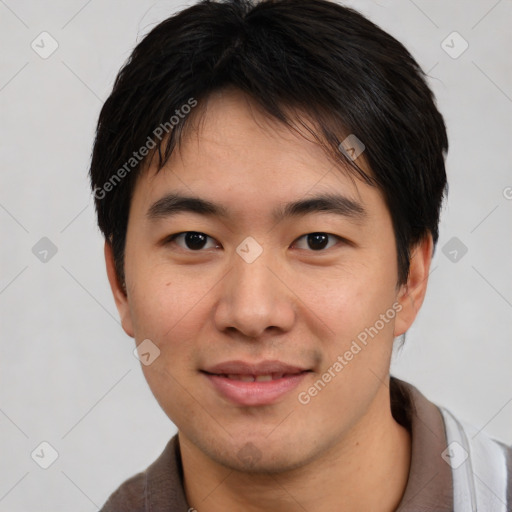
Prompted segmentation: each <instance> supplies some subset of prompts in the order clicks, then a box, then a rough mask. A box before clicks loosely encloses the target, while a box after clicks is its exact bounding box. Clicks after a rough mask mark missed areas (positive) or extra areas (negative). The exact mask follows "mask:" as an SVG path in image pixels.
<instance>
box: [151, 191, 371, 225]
mask: <svg viewBox="0 0 512 512" xmlns="http://www.w3.org/2000/svg"><path fill="white" fill-rule="evenodd" d="M181 212H189V213H197V214H199V215H204V216H209V217H210V216H211V217H221V218H225V219H227V218H229V217H230V215H229V211H228V210H227V209H226V208H225V207H224V206H222V205H219V204H217V203H213V202H211V201H208V200H206V199H202V198H200V197H192V196H184V195H181V194H175V193H174V194H167V195H165V196H164V197H162V198H161V199H158V200H157V201H156V202H155V203H153V204H152V205H151V206H150V207H149V209H148V212H147V216H148V218H149V219H150V220H157V219H162V218H167V217H171V216H173V215H175V214H177V213H181ZM309 213H334V214H337V215H341V216H344V217H348V218H350V219H353V220H355V221H359V220H362V219H363V218H364V217H365V216H366V214H367V212H366V209H365V208H364V207H363V205H362V204H361V203H359V202H357V201H354V200H353V199H350V198H348V197H346V196H343V195H339V194H322V195H319V196H314V197H310V198H305V199H300V200H298V201H294V202H291V203H287V204H285V205H284V206H281V207H278V208H277V209H275V210H274V211H273V213H272V217H273V219H274V221H275V222H279V221H281V220H283V219H285V218H288V217H299V216H304V215H307V214H309Z"/></svg>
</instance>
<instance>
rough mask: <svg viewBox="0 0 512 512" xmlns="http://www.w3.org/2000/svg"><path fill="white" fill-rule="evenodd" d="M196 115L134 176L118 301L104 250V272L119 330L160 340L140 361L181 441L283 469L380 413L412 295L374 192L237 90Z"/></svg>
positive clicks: (215, 455)
mask: <svg viewBox="0 0 512 512" xmlns="http://www.w3.org/2000/svg"><path fill="white" fill-rule="evenodd" d="M200 118H201V121H200V123H197V124H195V125H193V126H195V128H194V129H188V130H187V134H186V136H185V137H184V139H183V142H182V144H181V146H180V148H179V150H176V151H175V152H174V153H173V155H172V157H171V159H170V161H169V162H168V163H167V164H166V166H165V167H164V168H163V169H162V170H160V171H159V172H157V171H156V168H155V167H149V168H148V169H147V170H146V171H145V172H144V173H143V174H142V175H141V176H140V178H139V180H138V182H137V185H136V188H135V191H134V196H133V199H132V203H131V209H130V216H129V222H128V230H127V239H126V251H125V275H126V295H124V293H123V292H122V291H121V290H120V289H119V287H118V286H117V285H116V284H115V282H114V281H115V280H114V279H113V278H112V274H113V270H112V268H113V267H112V264H111V255H110V256H108V254H107V256H108V257H107V261H110V264H109V268H110V271H109V273H110V277H111V282H112V283H113V288H114V294H115V296H116V301H117V305H118V308H119V311H120V314H121V318H122V323H123V327H124V329H125V330H126V332H127V333H128V334H129V335H131V336H133V337H134V338H135V339H136V342H137V344H139V343H141V342H142V341H143V340H150V342H146V343H151V345H148V346H150V347H153V348H152V350H154V351H155V353H157V350H156V347H157V348H158V350H159V355H158V357H156V359H155V360H154V361H153V362H152V363H151V364H149V365H147V366H146V365H144V366H143V370H144V374H145V377H146V379H147V381H148V383H149V386H150V387H151V390H152V392H153V394H154V395H155V397H156V398H157V400H158V402H159V403H160V405H161V407H162V408H163V409H164V411H165V412H166V413H167V415H168V416H169V418H170V419H171V420H172V421H173V422H174V423H175V425H176V426H177V427H178V429H179V432H180V439H181V440H182V442H183V441H186V442H188V443H189V444H190V445H191V446H195V447H196V448H197V449H198V450H199V451H200V452H201V453H202V454H204V455H205V456H207V457H208V458H209V459H211V460H213V461H215V462H218V463H220V464H223V465H225V466H228V467H231V468H235V469H239V470H246V471H248V470H252V471H284V470H286V469H290V468H294V467H299V466H301V465H304V464H306V463H308V462H310V461H313V460H315V459H316V458H318V457H319V456H320V455H321V454H323V453H328V451H329V450H333V449H334V448H335V447H336V446H340V443H342V441H343V440H344V439H345V440H346V439H347V438H348V437H349V436H350V435H351V432H353V431H354V429H356V428H358V426H361V425H363V424H365V422H366V423H368V422H369V421H370V420H371V416H372V414H375V415H377V414H378V412H377V411H378V406H377V403H378V398H379V397H381V396H382V390H383V385H382V382H381V379H386V378H387V376H388V372H389V362H390V354H391V349H392V343H393V338H394V336H395V335H399V334H401V333H402V332H404V331H405V329H406V328H407V327H408V325H409V324H410V321H411V315H410V314H409V313H407V311H409V310H408V306H407V304H406V303H408V300H409V299H410V297H409V298H407V296H406V294H405V292H404V287H398V286H397V278H398V273H397V254H396V248H395V238H394V234H393V228H392V223H391V219H390V215H389V213H388V211H387V208H386V205H385V203H384V200H383V198H382V195H381V193H380V192H379V191H378V190H377V189H376V188H372V187H370V186H368V185H366V184H364V183H362V182H361V181H360V180H357V179H351V178H350V177H349V176H348V173H347V171H346V170H344V169H343V168H341V167H340V166H335V165H334V164H333V162H332V161H331V160H329V159H328V157H327V156H326V154H325V153H324V150H322V149H321V148H320V147H319V146H318V145H317V144H316V143H314V142H310V141H309V140H306V138H304V137H303V136H301V135H300V134H297V133H294V132H292V131H291V130H290V129H289V128H287V127H285V126H283V125H281V124H279V123H278V122H276V121H273V120H270V119H269V118H267V117H266V116H265V115H264V114H262V113H261V112H260V110H258V108H257V107H256V106H255V105H254V104H252V103H251V102H250V101H249V99H248V98H247V97H245V96H244V95H242V93H237V92H235V91H224V92H219V93H216V94H214V95H213V96H211V97H210V98H209V101H208V108H207V110H206V111H205V113H203V115H202V116H200ZM360 160H361V159H360ZM358 163H359V164H361V162H359V161H358ZM107 252H108V251H107ZM413 302H414V301H413ZM154 346H156V347H154Z"/></svg>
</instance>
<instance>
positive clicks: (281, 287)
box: [214, 251, 296, 338]
mask: <svg viewBox="0 0 512 512" xmlns="http://www.w3.org/2000/svg"><path fill="white" fill-rule="evenodd" d="M264 253H265V251H264ZM233 258H234V264H233V267H232V269H231V271H230V272H228V274H227V275H226V276H225V278H224V279H223V280H222V282H221V283H220V286H221V288H220V294H221V295H220V298H219V301H218V304H217V307H216V310H215V315H214V321H215V325H216V327H217V329H219V330H220V331H223V332H229V331H232V332H234V331H236V332H238V333H240V334H243V335H244V336H245V337H248V338H258V337H261V336H263V335H265V334H266V333H270V332H272V331H275V332H273V334H274V335H275V334H279V333H282V332H286V331H289V330H290V329H291V328H292V326H293V324H294V322H295V316H296V308H295V307H294V295H293V293H292V292H291V290H290V289H289V288H288V287H287V286H286V277H285V276H284V275H283V272H282V271H281V272H280V271H279V270H278V268H277V266H276V264H275V263H274V265H272V264H271V262H270V261H268V258H267V257H265V256H264V254H262V255H261V256H260V257H259V258H258V259H257V260H256V261H254V262H252V263H248V262H246V261H244V260H243V259H242V258H241V257H239V256H238V254H234V257H233Z"/></svg>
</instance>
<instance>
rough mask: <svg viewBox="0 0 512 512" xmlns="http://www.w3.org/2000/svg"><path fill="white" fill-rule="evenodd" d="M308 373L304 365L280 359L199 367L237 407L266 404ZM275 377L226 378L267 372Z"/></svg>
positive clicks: (277, 397) (270, 402) (275, 399)
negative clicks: (269, 378) (261, 378)
mask: <svg viewBox="0 0 512 512" xmlns="http://www.w3.org/2000/svg"><path fill="white" fill-rule="evenodd" d="M309 372H310V370H309V369H307V368H301V367H299V366H294V365H289V364H287V363H283V362H281V361H262V362H259V363H246V362H244V361H226V362H223V363H220V364H217V365H215V366H212V367H209V368H207V369H205V370H202V373H203V375H205V377H206V378H207V379H208V380H209V382H210V383H211V384H212V386H213V387H214V389H215V390H216V391H217V392H218V393H219V394H220V395H222V396H223V397H224V398H227V399H228V400H230V401H231V402H233V403H235V404H237V405H241V406H258V405H270V404H272V403H275V402H276V401H278V400H279V399H280V398H281V397H283V396H284V395H285V394H286V393H289V392H290V391H292V390H293V389H295V388H296V387H297V386H298V385H299V384H300V382H301V381H302V380H303V379H304V378H305V377H306V375H307V374H308V373H309ZM269 374H273V376H274V377H275V376H276V374H277V375H278V378H273V380H269V381H253V382H247V381H242V380H234V379H229V378H228V375H239V376H249V375H253V376H256V375H269Z"/></svg>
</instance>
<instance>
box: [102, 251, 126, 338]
mask: <svg viewBox="0 0 512 512" xmlns="http://www.w3.org/2000/svg"><path fill="white" fill-rule="evenodd" d="M105 265H106V268H107V276H108V281H109V283H110V289H111V290H112V295H113V296H114V301H115V303H116V307H117V311H118V312H119V316H120V318H121V325H122V326H123V329H124V331H125V332H126V334H128V336H131V337H132V338H133V325H132V318H131V311H130V305H129V304H128V297H127V295H126V291H125V288H124V286H123V285H122V284H121V283H120V282H119V277H118V275H117V271H116V266H115V263H114V252H113V250H112V245H111V244H110V242H108V241H105Z"/></svg>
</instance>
